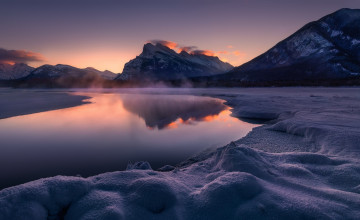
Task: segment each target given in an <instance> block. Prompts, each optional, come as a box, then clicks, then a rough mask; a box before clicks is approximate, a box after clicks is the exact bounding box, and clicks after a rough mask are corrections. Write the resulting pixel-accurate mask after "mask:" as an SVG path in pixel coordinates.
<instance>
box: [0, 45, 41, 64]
mask: <svg viewBox="0 0 360 220" xmlns="http://www.w3.org/2000/svg"><path fill="white" fill-rule="evenodd" d="M44 60H45V58H44V57H43V56H42V55H41V54H39V53H34V52H31V51H25V50H6V49H3V48H0V63H8V64H14V63H28V62H34V61H44Z"/></svg>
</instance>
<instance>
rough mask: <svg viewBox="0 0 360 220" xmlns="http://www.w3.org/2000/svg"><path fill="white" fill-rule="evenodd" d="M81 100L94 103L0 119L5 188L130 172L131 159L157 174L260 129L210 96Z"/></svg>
mask: <svg viewBox="0 0 360 220" xmlns="http://www.w3.org/2000/svg"><path fill="white" fill-rule="evenodd" d="M81 95H86V96H91V97H92V98H91V99H90V101H91V104H86V105H81V106H77V107H73V108H66V109H59V110H54V111H48V112H41V113H36V114H31V115H23V116H18V117H13V118H7V119H2V120H0V176H1V177H5V178H2V180H1V181H0V188H3V187H6V186H11V185H14V184H20V183H23V182H26V181H30V180H34V179H38V178H42V177H48V176H54V175H77V174H80V175H82V176H90V175H95V174H98V173H102V172H109V171H116V170H122V169H125V168H126V165H127V163H128V162H129V161H133V162H134V161H140V160H144V161H149V162H150V164H151V166H152V167H153V168H154V169H156V168H159V167H161V166H163V165H166V164H172V165H175V164H177V163H179V162H181V161H183V160H184V159H187V158H188V157H190V156H192V155H194V154H196V153H198V152H200V151H202V150H205V149H207V148H209V147H212V148H215V147H220V146H223V145H225V144H227V143H229V142H230V141H233V140H236V139H239V138H241V137H242V136H244V135H245V134H247V133H248V132H249V131H250V130H251V129H252V128H253V127H255V126H256V125H253V124H249V123H246V122H242V121H240V120H238V119H237V118H233V117H231V116H230V114H231V112H230V109H229V108H228V107H227V106H225V105H224V104H223V101H222V100H219V99H213V98H209V97H195V96H178V95H139V94H116V93H114V94H101V93H93V94H90V93H82V94H81ZM149 128H151V129H149ZM165 128H167V129H165Z"/></svg>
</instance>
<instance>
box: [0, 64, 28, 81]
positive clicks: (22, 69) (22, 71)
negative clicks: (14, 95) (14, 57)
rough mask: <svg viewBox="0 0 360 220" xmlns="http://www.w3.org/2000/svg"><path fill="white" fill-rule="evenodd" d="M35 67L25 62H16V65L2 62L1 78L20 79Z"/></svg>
mask: <svg viewBox="0 0 360 220" xmlns="http://www.w3.org/2000/svg"><path fill="white" fill-rule="evenodd" d="M33 70H34V68H33V67H31V66H28V65H26V64H25V63H15V64H14V65H11V64H7V63H0V80H13V79H20V78H23V77H25V76H27V75H29V74H30V72H31V71H33Z"/></svg>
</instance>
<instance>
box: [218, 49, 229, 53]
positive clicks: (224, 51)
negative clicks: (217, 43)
mask: <svg viewBox="0 0 360 220" xmlns="http://www.w3.org/2000/svg"><path fill="white" fill-rule="evenodd" d="M216 54H229V51H226V50H223V51H218V52H216Z"/></svg>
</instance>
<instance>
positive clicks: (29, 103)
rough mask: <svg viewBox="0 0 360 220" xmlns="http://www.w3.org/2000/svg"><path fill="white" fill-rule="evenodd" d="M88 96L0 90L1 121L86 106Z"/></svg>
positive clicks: (52, 92)
mask: <svg viewBox="0 0 360 220" xmlns="http://www.w3.org/2000/svg"><path fill="white" fill-rule="evenodd" d="M88 98H89V97H86V96H75V95H69V94H67V93H64V92H56V91H51V90H49V91H42V92H39V91H37V90H25V89H24V90H21V89H17V90H14V89H5V88H0V119H3V118H9V117H14V116H19V115H25V114H32V113H37V112H43V111H50V110H55V109H61V108H69V107H74V106H77V105H81V104H85V103H86V102H85V101H84V100H85V99H88Z"/></svg>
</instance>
